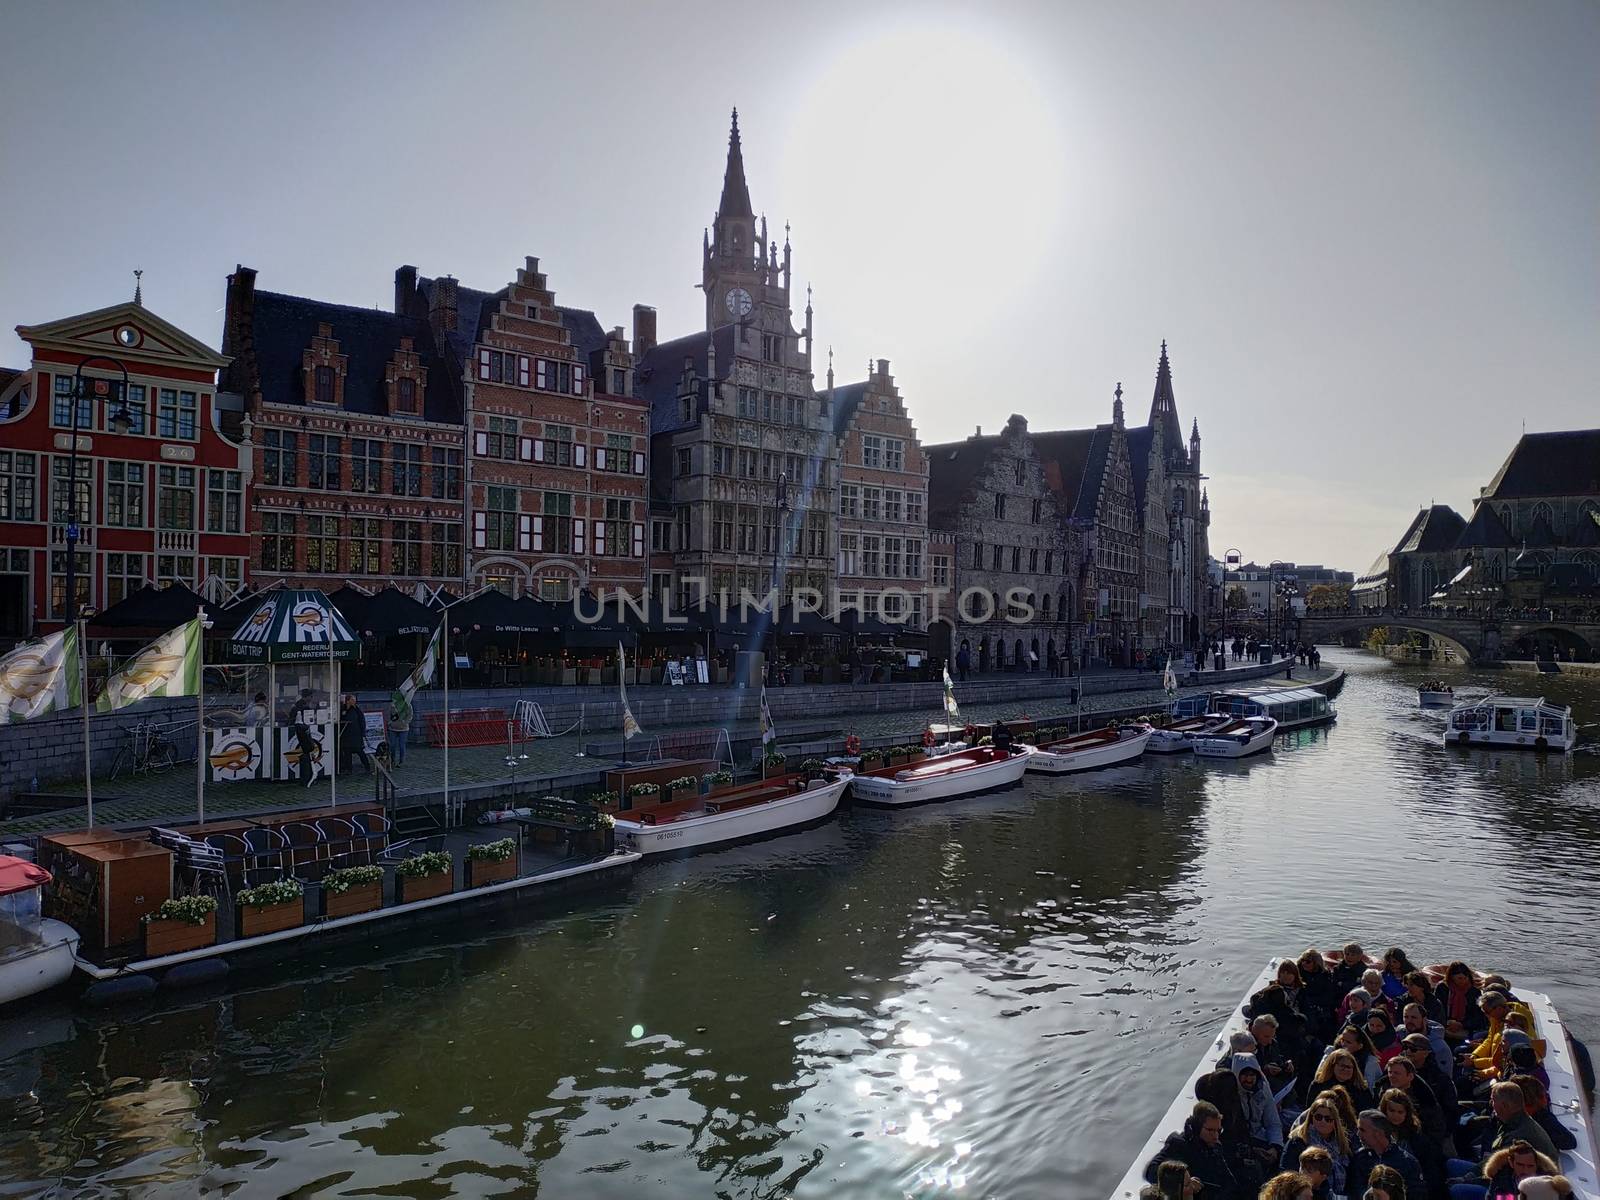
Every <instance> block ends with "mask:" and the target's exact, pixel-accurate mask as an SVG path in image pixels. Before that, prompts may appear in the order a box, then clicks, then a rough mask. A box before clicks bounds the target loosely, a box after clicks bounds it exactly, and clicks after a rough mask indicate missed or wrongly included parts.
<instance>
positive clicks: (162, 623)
mask: <svg viewBox="0 0 1600 1200" xmlns="http://www.w3.org/2000/svg"><path fill="white" fill-rule="evenodd" d="M202 607H204V608H205V610H206V615H207V616H208V617H210V618H212V620H214V621H215V620H216V619H217V618H219V617H220V616H221V615H222V614H223V612H224V611H225V610H224V609H223V607H222V606H221V605H219V604H211V603H209V602H208V601H207V600H206V599H205V598H204V597H202V596H201V595H200V593H199V592H196V591H192V590H191V589H189V588H187V587H185V586H184V585H183V584H181V583H174V584H170V585H168V586H167V587H164V588H155V587H150V586H149V585H148V584H147V585H146V586H144V587H142V588H140V589H139V590H138V591H136V592H133V593H132V594H130V595H129V596H127V597H125V598H124V599H122V600H119V601H118V602H117V603H116V604H113V605H112V606H111V607H110V608H108V609H106V610H105V611H104V612H102V613H100V614H99V615H97V616H93V617H90V618H89V636H90V637H94V636H96V635H99V634H103V633H108V632H109V633H110V634H111V636H113V637H115V636H118V635H125V636H132V635H134V634H137V633H139V632H141V631H144V632H149V633H165V632H166V631H167V630H169V629H175V628H177V627H178V626H179V625H182V624H183V623H184V622H185V621H192V620H194V615H195V613H197V612H199V611H200V609H201V608H202ZM112 631H114V632H112Z"/></svg>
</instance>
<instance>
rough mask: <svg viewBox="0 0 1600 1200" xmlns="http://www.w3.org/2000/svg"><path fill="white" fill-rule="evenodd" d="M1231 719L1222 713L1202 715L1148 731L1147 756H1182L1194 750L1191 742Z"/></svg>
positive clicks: (1183, 718)
mask: <svg viewBox="0 0 1600 1200" xmlns="http://www.w3.org/2000/svg"><path fill="white" fill-rule="evenodd" d="M1231 720H1233V718H1232V717H1230V716H1227V715H1225V714H1223V713H1202V714H1201V715H1200V716H1196V717H1180V718H1179V719H1178V720H1176V721H1172V722H1170V723H1169V724H1166V725H1158V726H1156V727H1154V728H1152V729H1151V730H1150V740H1149V741H1148V742H1147V743H1146V744H1145V753H1147V754H1183V753H1186V752H1187V751H1190V750H1193V749H1194V742H1193V741H1192V740H1191V739H1193V738H1197V737H1204V736H1205V735H1206V734H1207V733H1209V732H1211V730H1213V729H1220V728H1221V727H1222V726H1224V725H1226V724H1227V723H1228V722H1229V721H1231Z"/></svg>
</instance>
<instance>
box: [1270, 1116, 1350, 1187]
mask: <svg viewBox="0 0 1600 1200" xmlns="http://www.w3.org/2000/svg"><path fill="white" fill-rule="evenodd" d="M1309 1146H1320V1147H1321V1148H1322V1149H1323V1150H1325V1151H1327V1153H1328V1157H1329V1158H1330V1159H1332V1160H1333V1166H1332V1168H1331V1169H1330V1170H1329V1172H1328V1183H1329V1187H1330V1190H1331V1191H1332V1192H1333V1194H1334V1195H1336V1196H1342V1195H1344V1194H1345V1191H1344V1181H1345V1169H1346V1168H1347V1167H1348V1166H1349V1165H1350V1136H1349V1134H1347V1133H1346V1132H1345V1128H1344V1122H1343V1120H1342V1119H1341V1118H1340V1116H1339V1109H1338V1107H1337V1106H1336V1105H1335V1104H1334V1102H1333V1099H1332V1097H1329V1096H1318V1097H1317V1098H1316V1099H1315V1100H1313V1101H1312V1102H1311V1104H1310V1106H1309V1107H1308V1108H1307V1109H1306V1110H1305V1112H1303V1113H1301V1114H1300V1119H1299V1120H1298V1121H1296V1122H1295V1123H1294V1128H1293V1129H1291V1130H1289V1141H1288V1142H1287V1144H1285V1146H1284V1148H1283V1161H1284V1162H1285V1163H1298V1162H1299V1161H1300V1155H1301V1153H1302V1152H1303V1151H1305V1149H1306V1148H1307V1147H1309Z"/></svg>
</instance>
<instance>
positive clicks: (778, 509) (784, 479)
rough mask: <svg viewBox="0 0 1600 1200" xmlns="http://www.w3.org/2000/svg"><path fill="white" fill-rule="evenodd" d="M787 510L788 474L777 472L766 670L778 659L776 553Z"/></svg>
mask: <svg viewBox="0 0 1600 1200" xmlns="http://www.w3.org/2000/svg"><path fill="white" fill-rule="evenodd" d="M788 511H789V475H788V472H786V471H780V472H779V473H778V490H777V493H776V495H774V497H773V500H772V595H773V601H772V621H771V629H772V657H771V660H770V661H769V663H768V664H767V667H768V672H769V673H770V671H771V668H772V666H773V665H775V664H776V663H777V661H778V619H779V618H780V617H781V616H783V587H782V584H781V583H780V582H779V579H780V577H779V575H778V553H779V550H780V549H781V548H782V546H783V527H784V519H783V518H784V514H785V513H787V512H788Z"/></svg>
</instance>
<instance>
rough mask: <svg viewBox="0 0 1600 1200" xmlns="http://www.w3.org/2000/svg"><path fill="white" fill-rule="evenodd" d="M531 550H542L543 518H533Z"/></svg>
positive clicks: (535, 551) (537, 552)
mask: <svg viewBox="0 0 1600 1200" xmlns="http://www.w3.org/2000/svg"><path fill="white" fill-rule="evenodd" d="M533 550H534V553H535V554H541V553H543V552H544V518H543V517H535V518H534V519H533Z"/></svg>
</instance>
